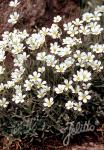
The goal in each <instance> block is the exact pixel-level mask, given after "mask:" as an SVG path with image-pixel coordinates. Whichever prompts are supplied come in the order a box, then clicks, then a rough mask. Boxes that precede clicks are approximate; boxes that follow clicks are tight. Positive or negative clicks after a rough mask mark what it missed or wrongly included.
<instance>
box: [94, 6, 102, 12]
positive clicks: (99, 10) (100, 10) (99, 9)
mask: <svg viewBox="0 0 104 150" xmlns="http://www.w3.org/2000/svg"><path fill="white" fill-rule="evenodd" d="M95 11H96V12H101V13H103V12H104V5H101V6H99V5H98V6H97V7H96V8H95Z"/></svg>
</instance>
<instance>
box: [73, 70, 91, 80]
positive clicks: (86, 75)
mask: <svg viewBox="0 0 104 150" xmlns="http://www.w3.org/2000/svg"><path fill="white" fill-rule="evenodd" d="M73 80H74V81H83V82H87V81H89V80H91V72H88V71H87V70H83V69H80V71H77V75H73Z"/></svg>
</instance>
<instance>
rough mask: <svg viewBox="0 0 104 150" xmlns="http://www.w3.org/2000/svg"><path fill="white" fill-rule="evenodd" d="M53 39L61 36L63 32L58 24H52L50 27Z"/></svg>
mask: <svg viewBox="0 0 104 150" xmlns="http://www.w3.org/2000/svg"><path fill="white" fill-rule="evenodd" d="M48 34H49V35H50V36H51V37H52V38H53V39H56V38H60V36H61V33H60V30H59V26H57V25H56V24H52V26H51V28H50V29H49V33H48Z"/></svg>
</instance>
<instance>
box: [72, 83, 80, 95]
mask: <svg viewBox="0 0 104 150" xmlns="http://www.w3.org/2000/svg"><path fill="white" fill-rule="evenodd" d="M71 90H72V93H76V94H78V93H79V92H80V91H81V88H80V86H79V85H77V86H76V87H75V88H72V89H71Z"/></svg>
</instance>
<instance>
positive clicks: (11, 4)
mask: <svg viewBox="0 0 104 150" xmlns="http://www.w3.org/2000/svg"><path fill="white" fill-rule="evenodd" d="M19 4H20V2H18V0H14V1H11V2H10V3H9V6H10V7H17V6H18V5H19Z"/></svg>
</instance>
